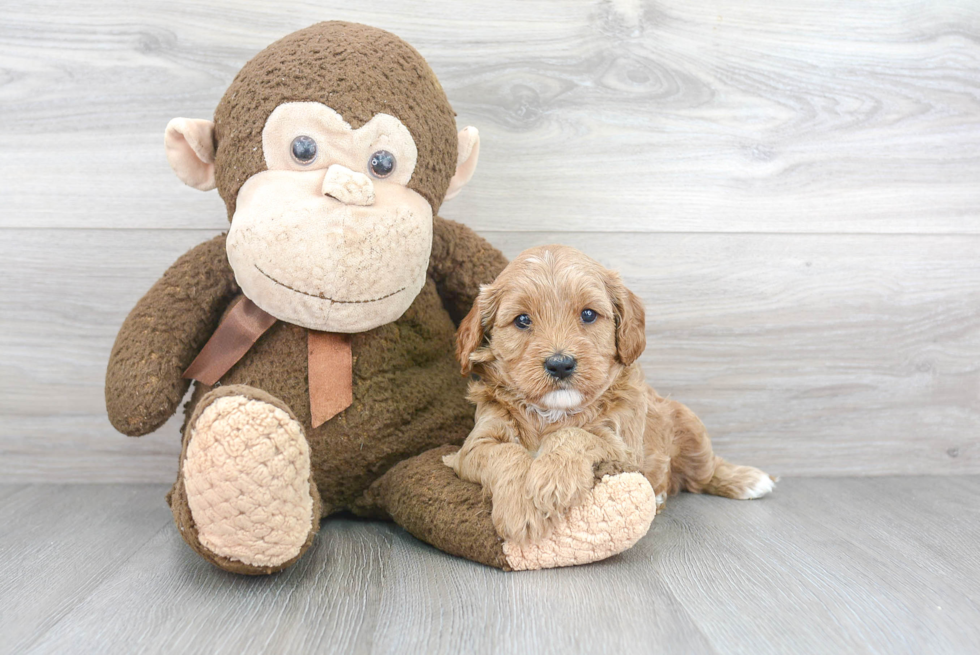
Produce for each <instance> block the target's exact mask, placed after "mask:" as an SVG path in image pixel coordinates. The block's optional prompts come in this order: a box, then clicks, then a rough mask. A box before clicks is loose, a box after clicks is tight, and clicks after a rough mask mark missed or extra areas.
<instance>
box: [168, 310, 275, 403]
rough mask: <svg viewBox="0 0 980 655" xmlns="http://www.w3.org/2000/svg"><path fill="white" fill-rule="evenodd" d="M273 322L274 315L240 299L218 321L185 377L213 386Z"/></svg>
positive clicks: (185, 372)
mask: <svg viewBox="0 0 980 655" xmlns="http://www.w3.org/2000/svg"><path fill="white" fill-rule="evenodd" d="M275 322H276V317H275V316H273V315H272V314H269V313H268V312H266V311H264V310H262V309H259V306H258V305H256V304H255V303H254V302H252V301H251V300H249V299H248V298H242V300H241V302H238V303H236V304H235V306H234V307H232V308H231V311H229V312H228V314H226V315H225V317H224V318H223V319H221V323H220V324H219V325H218V329H217V330H215V331H214V334H212V335H211V338H210V339H208V342H207V343H206V344H204V348H202V349H201V352H200V353H198V355H197V357H196V358H194V361H193V362H191V365H190V366H188V367H187V370H186V371H184V377H185V378H188V379H190V380H197V381H198V382H202V383H204V384H206V385H208V386H213V385H214V383H215V382H217V381H218V380H220V379H221V376H222V375H224V374H225V373H227V372H228V371H229V370H231V367H232V366H234V365H235V364H237V363H238V360H239V359H241V358H242V357H244V356H245V353H247V352H248V349H249V348H251V347H252V345H253V344H254V343H255V342H256V341H258V340H259V337H261V336H262V335H263V334H265V331H266V330H268V329H269V328H271V327H272V325H273V323H275Z"/></svg>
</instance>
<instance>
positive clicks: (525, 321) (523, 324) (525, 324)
mask: <svg viewBox="0 0 980 655" xmlns="http://www.w3.org/2000/svg"><path fill="white" fill-rule="evenodd" d="M514 325H516V326H517V327H518V328H520V329H522V330H526V329H528V328H529V327H531V317H530V316H528V315H527V314H521V315H520V316H518V317H517V318H515V319H514Z"/></svg>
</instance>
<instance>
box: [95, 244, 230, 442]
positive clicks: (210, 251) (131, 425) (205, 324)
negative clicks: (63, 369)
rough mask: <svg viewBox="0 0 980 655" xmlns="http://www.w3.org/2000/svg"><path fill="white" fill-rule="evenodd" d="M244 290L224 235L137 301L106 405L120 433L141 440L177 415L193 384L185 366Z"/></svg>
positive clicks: (117, 350) (109, 377) (116, 353)
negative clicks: (230, 259) (240, 288)
mask: <svg viewBox="0 0 980 655" xmlns="http://www.w3.org/2000/svg"><path fill="white" fill-rule="evenodd" d="M237 289H238V287H237V285H236V284H235V274H234V272H233V271H232V270H231V266H230V265H229V264H228V257H227V255H226V254H225V235H223V234H222V235H220V236H218V237H215V238H214V239H211V240H210V241H206V242H205V243H202V244H200V245H199V246H195V247H194V248H193V249H191V250H190V251H188V252H187V253H185V254H184V255H182V256H181V257H180V259H178V260H177V261H176V262H174V264H173V265H172V266H171V267H170V268H169V269H167V272H166V273H164V274H163V277H161V278H160V279H159V280H158V281H157V282H156V284H154V285H153V286H152V287H151V288H150V290H149V291H147V293H146V295H145V296H143V297H142V298H141V299H140V301H139V302H138V303H136V306H135V307H134V308H133V310H132V311H131V312H130V313H129V316H127V317H126V320H125V321H124V322H123V325H122V327H121V328H120V329H119V334H118V335H117V336H116V342H115V344H113V346H112V353H111V354H110V355H109V367H108V370H107V371H106V380H105V401H106V409H107V410H108V412H109V421H110V422H111V423H112V425H113V426H114V427H115V428H116V429H117V430H119V431H120V432H122V433H123V434H127V435H129V436H131V437H138V436H141V435H144V434H147V433H149V432H153V431H154V430H156V429H157V428H159V427H160V426H161V425H163V424H164V423H165V422H166V421H167V419H168V418H170V417H171V416H173V414H174V412H175V411H176V410H177V406H178V405H179V404H180V400H181V398H183V397H184V393H186V392H187V387H188V385H189V384H190V381H189V380H185V379H184V378H183V377H182V375H183V372H184V370H185V369H186V368H187V366H188V365H190V363H191V361H192V360H193V359H194V357H196V356H197V353H198V352H199V351H200V350H201V348H202V347H203V346H204V343H205V342H206V341H207V340H208V338H209V337H210V336H211V333H212V332H213V331H214V329H215V328H216V327H217V325H218V321H219V320H220V318H221V314H222V312H223V310H224V309H225V308H226V307H227V305H228V303H229V302H230V301H231V299H232V297H233V295H234V294H235V293H236V292H237Z"/></svg>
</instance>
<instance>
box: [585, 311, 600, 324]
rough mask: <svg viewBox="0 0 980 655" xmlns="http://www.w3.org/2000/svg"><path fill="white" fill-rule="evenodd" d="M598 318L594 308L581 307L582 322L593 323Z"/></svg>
mask: <svg viewBox="0 0 980 655" xmlns="http://www.w3.org/2000/svg"><path fill="white" fill-rule="evenodd" d="M597 318H599V314H598V313H596V310H594V309H583V310H582V322H583V323H595V320H596V319H597Z"/></svg>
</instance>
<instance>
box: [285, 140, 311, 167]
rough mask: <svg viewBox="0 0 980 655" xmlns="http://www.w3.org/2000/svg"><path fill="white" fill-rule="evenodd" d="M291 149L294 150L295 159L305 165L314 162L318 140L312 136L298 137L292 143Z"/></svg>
mask: <svg viewBox="0 0 980 655" xmlns="http://www.w3.org/2000/svg"><path fill="white" fill-rule="evenodd" d="M289 150H290V151H291V152H292V155H293V159H295V160H296V162H297V163H299V164H303V165H304V166H305V165H306V164H312V163H313V162H314V161H315V160H316V141H314V140H313V138H312V137H308V136H298V137H296V138H295V139H293V142H292V144H290V146H289Z"/></svg>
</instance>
